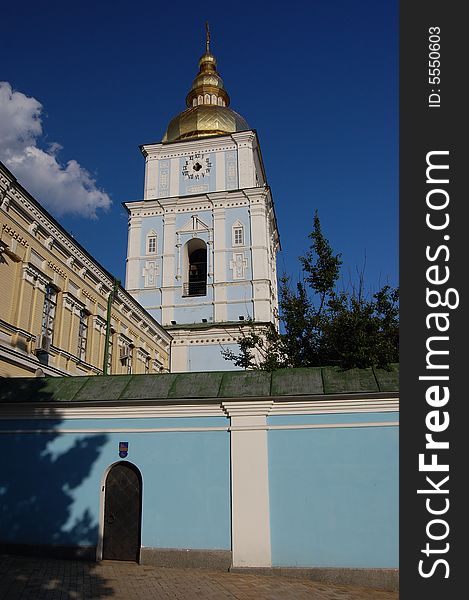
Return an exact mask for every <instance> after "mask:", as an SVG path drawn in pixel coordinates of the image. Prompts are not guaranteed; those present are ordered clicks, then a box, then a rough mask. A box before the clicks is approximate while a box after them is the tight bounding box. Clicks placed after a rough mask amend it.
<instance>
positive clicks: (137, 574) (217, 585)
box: [0, 555, 398, 600]
mask: <svg viewBox="0 0 469 600" xmlns="http://www.w3.org/2000/svg"><path fill="white" fill-rule="evenodd" d="M101 598H112V599H113V600H196V599H203V600H398V594H397V593H395V592H385V591H382V590H371V589H367V588H359V587H354V586H347V585H333V584H325V583H318V582H314V581H310V580H307V579H296V578H295V579H293V578H288V577H277V576H268V575H251V574H244V573H227V572H221V571H206V570H203V569H169V568H164V567H150V566H143V565H137V564H136V563H128V562H120V561H103V562H100V563H92V562H85V561H70V560H57V559H46V558H30V557H22V556H11V555H0V600H30V599H34V600H99V599H101Z"/></svg>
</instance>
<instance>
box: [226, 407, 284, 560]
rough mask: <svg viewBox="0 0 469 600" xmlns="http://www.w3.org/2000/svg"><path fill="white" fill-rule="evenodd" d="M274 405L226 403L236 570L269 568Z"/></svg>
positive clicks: (233, 546) (233, 547)
mask: <svg viewBox="0 0 469 600" xmlns="http://www.w3.org/2000/svg"><path fill="white" fill-rule="evenodd" d="M272 405H273V402H272V401H261V402H223V403H222V407H223V409H224V410H225V412H226V413H227V415H228V416H229V417H230V419H231V427H230V431H231V530H232V552H233V567H270V566H271V565H272V558H271V545H270V508H269V462H268V449H267V414H268V413H269V411H270V409H271V407H272Z"/></svg>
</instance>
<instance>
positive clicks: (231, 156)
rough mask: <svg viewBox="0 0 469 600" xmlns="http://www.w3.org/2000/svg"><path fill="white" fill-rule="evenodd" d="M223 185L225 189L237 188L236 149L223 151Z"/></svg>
mask: <svg viewBox="0 0 469 600" xmlns="http://www.w3.org/2000/svg"><path fill="white" fill-rule="evenodd" d="M225 185H226V189H227V190H235V189H237V188H238V156H237V152H236V150H230V151H229V152H225Z"/></svg>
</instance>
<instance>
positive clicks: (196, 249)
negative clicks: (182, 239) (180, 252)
mask: <svg viewBox="0 0 469 600" xmlns="http://www.w3.org/2000/svg"><path fill="white" fill-rule="evenodd" d="M185 263H186V269H185V270H186V275H185V282H184V286H183V295H184V296H205V295H206V294H207V245H206V244H205V242H204V241H203V240H201V239H200V238H193V239H192V240H190V241H189V242H187V244H186V258H185Z"/></svg>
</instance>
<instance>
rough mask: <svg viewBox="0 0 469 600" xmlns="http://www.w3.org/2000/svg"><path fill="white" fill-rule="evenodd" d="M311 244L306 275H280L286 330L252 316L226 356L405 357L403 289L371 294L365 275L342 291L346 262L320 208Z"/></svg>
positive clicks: (341, 362) (248, 361)
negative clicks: (298, 278)
mask: <svg viewBox="0 0 469 600" xmlns="http://www.w3.org/2000/svg"><path fill="white" fill-rule="evenodd" d="M309 239H310V240H311V241H310V246H309V248H308V250H307V251H306V252H305V254H304V256H301V257H300V258H299V260H300V264H301V267H302V275H303V276H302V280H301V281H299V282H297V283H296V285H294V284H293V283H292V280H291V278H290V277H288V276H286V275H284V276H282V277H281V278H280V286H279V308H280V321H281V327H280V331H277V330H276V329H275V327H273V326H264V328H263V329H259V326H256V323H255V322H254V321H252V320H251V321H248V322H247V327H244V328H242V329H241V339H240V341H239V348H240V350H239V353H238V354H236V353H234V352H233V351H232V350H223V351H222V353H223V355H224V357H225V359H227V360H230V361H232V362H234V364H235V365H236V366H238V367H241V368H244V369H264V370H267V371H273V370H275V369H278V368H285V367H302V366H303V367H306V366H326V365H338V366H340V367H342V368H345V369H348V368H352V367H369V366H380V367H386V366H388V365H389V364H390V363H391V362H397V361H398V360H399V308H398V305H399V292H398V290H397V289H391V288H390V287H389V286H384V287H383V288H382V289H381V290H380V291H379V292H377V293H376V294H374V295H373V296H372V297H371V298H366V297H365V295H364V294H363V289H364V286H363V278H362V276H360V282H359V286H358V288H356V287H354V286H352V288H351V291H350V292H346V291H337V289H336V286H337V281H338V279H339V276H340V267H341V265H342V260H341V255H340V254H334V252H333V250H332V248H331V246H330V244H329V241H328V240H327V239H326V237H325V236H324V234H323V232H322V229H321V223H320V220H319V216H318V213H317V211H316V212H315V214H314V220H313V230H312V231H311V233H310V234H309Z"/></svg>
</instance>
